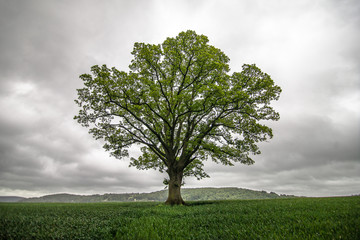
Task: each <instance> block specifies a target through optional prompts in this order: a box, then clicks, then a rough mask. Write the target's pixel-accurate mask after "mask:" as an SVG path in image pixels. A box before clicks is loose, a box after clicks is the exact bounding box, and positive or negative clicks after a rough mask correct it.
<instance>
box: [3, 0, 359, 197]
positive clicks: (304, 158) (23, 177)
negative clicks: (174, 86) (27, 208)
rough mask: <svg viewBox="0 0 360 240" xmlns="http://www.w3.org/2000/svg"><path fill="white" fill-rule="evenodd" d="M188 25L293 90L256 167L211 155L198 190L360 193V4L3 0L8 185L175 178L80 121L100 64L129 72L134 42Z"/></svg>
mask: <svg viewBox="0 0 360 240" xmlns="http://www.w3.org/2000/svg"><path fill="white" fill-rule="evenodd" d="M188 29H191V30H195V31H196V32H197V33H198V34H204V35H206V36H208V37H209V39H210V44H212V45H214V46H215V47H217V48H220V49H221V50H223V51H224V52H225V53H226V54H227V55H228V56H229V58H230V59H231V60H230V66H231V69H232V71H241V66H242V65H243V64H244V63H249V64H250V63H256V64H257V66H258V67H260V68H261V69H262V70H263V71H264V72H266V73H268V74H270V75H271V77H272V78H273V79H274V81H275V82H276V84H278V85H279V86H281V87H282V89H283V92H282V95H281V98H280V100H279V101H278V102H276V103H275V104H274V106H275V108H276V109H277V110H278V111H279V112H280V114H281V119H280V121H278V122H272V123H269V125H270V126H271V127H272V128H273V131H274V138H273V139H272V140H271V141H269V142H267V143H262V144H261V150H262V155H259V156H256V157H255V161H256V162H255V164H254V165H252V166H245V165H241V164H238V165H236V166H234V167H225V166H221V165H216V164H214V163H211V162H207V163H206V164H205V170H207V173H208V174H209V175H210V176H211V178H209V179H205V180H201V181H197V180H196V179H194V178H188V179H185V182H186V185H185V186H186V187H207V186H212V187H223V186H226V187H230V186H233V187H241V188H249V189H255V190H266V191H274V192H277V193H282V194H295V195H302V196H334V195H351V194H359V193H360V150H359V149H360V107H359V106H360V44H359V42H360V1H357V0H343V1H335V0H327V1H325V0H298V1H286V0H270V1H269V0H263V1H260V0H258V1H254V0H244V1H242V0H239V1H235V0H234V1H231V0H228V1H222V0H197V1H190V0H184V1H181V0H177V1H175V0H174V1H171V0H170V1H169V0H157V1H156V0H144V1H137V0H135V1H125V0H123V1H121V0H119V1H115V0H114V1H111V0H109V1H99V0H82V1H80V0H79V1H73V0H63V1H55V0H53V1H52V0H48V1H42V0H28V1H26V0H23V1H21V0H11V1H7V0H0V109H1V113H0V195H18V196H24V197H32V196H40V195H44V194H51V193H59V192H68V193H77V194H93V193H100V194H101V193H106V192H107V193H109V192H113V193H121V192H150V191H157V190H161V189H163V188H164V186H163V184H162V180H163V178H164V177H165V175H162V174H160V173H157V172H156V171H139V170H137V169H135V168H128V165H129V162H128V161H126V160H117V159H115V158H112V157H109V155H108V153H107V152H105V151H104V150H103V149H102V147H101V144H100V143H99V142H97V141H96V140H94V139H92V137H91V136H90V135H89V134H88V133H87V131H88V130H87V129H85V128H82V127H81V126H80V125H79V124H78V123H77V122H76V121H74V120H73V116H74V115H75V114H77V112H78V107H77V106H76V105H75V103H74V99H75V98H76V97H77V96H76V89H77V88H81V87H82V82H81V80H80V79H79V78H78V76H79V75H80V74H82V73H88V72H89V70H90V67H91V66H92V65H95V64H99V65H101V64H107V65H108V66H110V67H111V66H115V67H117V68H118V69H120V70H126V71H127V70H128V65H129V63H130V61H131V54H130V52H131V51H132V47H133V44H134V42H146V43H156V44H157V43H162V42H163V41H164V40H165V38H166V37H175V36H176V35H177V34H178V33H179V32H181V31H184V30H188ZM130 154H131V155H132V156H138V150H137V149H136V148H132V149H131V151H130Z"/></svg>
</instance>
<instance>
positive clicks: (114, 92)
mask: <svg viewBox="0 0 360 240" xmlns="http://www.w3.org/2000/svg"><path fill="white" fill-rule="evenodd" d="M132 55H133V60H132V61H131V64H130V66H129V68H130V71H129V72H124V71H119V70H117V69H116V68H114V67H113V68H111V69H110V68H108V67H107V66H106V65H102V66H101V67H99V66H93V67H92V68H91V74H83V75H81V76H80V78H81V79H82V80H83V82H84V85H85V87H84V88H82V89H78V99H77V100H75V102H76V103H77V104H78V105H79V107H80V108H81V110H80V111H79V114H78V115H77V116H75V119H77V121H78V122H79V123H80V124H82V125H83V126H85V127H91V128H90V130H89V133H91V134H92V135H93V136H94V137H95V138H96V139H103V140H104V148H105V149H106V150H107V151H110V152H111V155H113V156H115V157H116V158H119V159H121V158H123V157H128V156H129V153H128V148H129V147H130V146H132V145H134V144H138V145H140V147H141V152H142V155H141V156H140V157H138V158H137V159H135V158H131V159H130V165H131V166H135V167H136V168H138V169H151V168H153V169H158V170H159V171H161V172H164V171H166V172H167V173H168V176H169V178H168V179H166V180H165V181H164V182H166V183H167V184H168V189H169V190H168V191H169V195H168V199H167V201H166V203H167V204H171V205H173V204H184V201H183V199H182V198H181V193H180V188H181V185H182V183H183V178H184V177H186V176H195V177H196V178H197V179H201V178H204V177H208V175H207V174H206V173H205V172H204V170H203V166H204V165H203V162H204V161H205V160H207V159H211V160H212V161H215V162H217V163H222V164H224V165H233V163H234V162H240V163H243V164H252V163H254V161H253V159H252V158H251V157H252V155H256V154H260V150H259V147H258V146H257V143H258V142H261V141H265V140H267V139H268V138H272V136H273V135H272V129H271V128H269V127H267V126H265V125H264V124H263V120H278V119H279V114H278V113H277V112H275V111H274V109H273V108H272V107H271V106H270V102H271V101H272V100H278V98H279V95H280V92H281V88H280V87H279V86H276V85H275V84H274V81H273V80H272V79H271V78H270V76H269V75H268V74H266V73H263V72H262V71H261V70H260V69H259V68H258V67H256V66H255V65H247V64H245V65H243V67H242V71H241V72H234V73H232V74H231V75H230V74H229V71H230V68H229V65H228V62H229V58H228V57H227V56H226V55H225V54H224V53H223V52H222V51H221V50H220V49H217V48H215V47H214V46H211V45H209V44H208V38H207V37H206V36H204V35H197V34H196V33H195V32H194V31H190V30H189V31H186V32H181V33H180V34H179V35H178V36H177V37H175V38H167V39H166V40H165V41H164V42H163V43H162V44H159V45H154V44H145V43H135V44H134V50H133V52H132Z"/></svg>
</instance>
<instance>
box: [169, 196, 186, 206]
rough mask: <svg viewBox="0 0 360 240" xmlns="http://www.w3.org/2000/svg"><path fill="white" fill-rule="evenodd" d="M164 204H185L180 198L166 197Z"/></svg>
mask: <svg viewBox="0 0 360 240" xmlns="http://www.w3.org/2000/svg"><path fill="white" fill-rule="evenodd" d="M165 204H166V205H171V206H174V205H186V204H185V202H184V200H182V198H180V199H169V198H168V199H167V200H166V202H165Z"/></svg>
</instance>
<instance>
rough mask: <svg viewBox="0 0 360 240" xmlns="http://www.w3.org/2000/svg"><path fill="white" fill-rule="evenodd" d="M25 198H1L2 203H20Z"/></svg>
mask: <svg viewBox="0 0 360 240" xmlns="http://www.w3.org/2000/svg"><path fill="white" fill-rule="evenodd" d="M23 199H25V198H23V197H15V196H0V202H19V201H21V200H23Z"/></svg>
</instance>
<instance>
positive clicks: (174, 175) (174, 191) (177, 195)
mask: <svg viewBox="0 0 360 240" xmlns="http://www.w3.org/2000/svg"><path fill="white" fill-rule="evenodd" d="M168 174H169V177H170V180H169V195H168V199H167V200H166V202H165V204H168V205H184V204H185V202H184V200H183V199H182V197H181V191H180V188H181V183H182V178H183V171H175V170H173V169H169V170H168Z"/></svg>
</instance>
